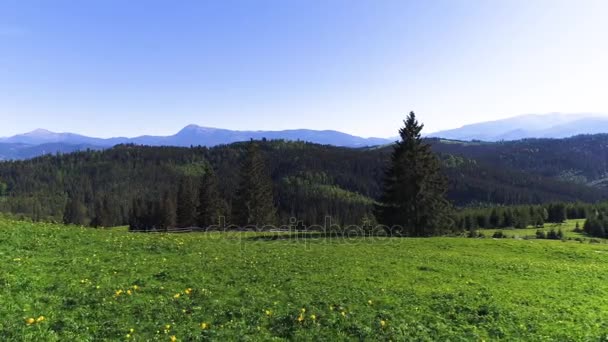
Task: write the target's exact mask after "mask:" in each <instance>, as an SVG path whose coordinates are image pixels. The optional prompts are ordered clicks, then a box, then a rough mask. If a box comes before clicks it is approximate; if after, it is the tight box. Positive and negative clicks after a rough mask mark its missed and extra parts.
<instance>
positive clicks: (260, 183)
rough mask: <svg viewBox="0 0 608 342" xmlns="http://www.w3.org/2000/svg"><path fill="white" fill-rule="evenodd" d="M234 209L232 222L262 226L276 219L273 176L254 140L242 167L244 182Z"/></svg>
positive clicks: (242, 225) (242, 181)
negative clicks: (271, 176)
mask: <svg viewBox="0 0 608 342" xmlns="http://www.w3.org/2000/svg"><path fill="white" fill-rule="evenodd" d="M232 210H233V214H232V218H233V223H234V224H236V225H239V226H241V227H244V226H255V227H256V228H262V227H263V226H265V225H273V224H275V223H276V219H277V212H276V208H275V205H274V198H273V189H272V179H271V178H270V172H269V170H268V167H267V166H266V162H265V160H264V158H263V156H262V154H261V153H260V151H259V147H258V145H257V144H256V143H254V142H253V141H252V142H251V143H250V144H249V146H248V149H247V156H246V157H245V162H244V163H243V165H242V168H241V182H240V185H239V189H238V190H237V193H236V199H235V202H234V206H233V208H232Z"/></svg>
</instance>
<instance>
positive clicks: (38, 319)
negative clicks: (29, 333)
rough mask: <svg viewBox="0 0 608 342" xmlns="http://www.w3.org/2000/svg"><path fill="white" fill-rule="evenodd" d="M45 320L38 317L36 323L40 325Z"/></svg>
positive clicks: (42, 317)
mask: <svg viewBox="0 0 608 342" xmlns="http://www.w3.org/2000/svg"><path fill="white" fill-rule="evenodd" d="M44 320H45V317H44V316H38V318H36V323H40V322H42V321H44Z"/></svg>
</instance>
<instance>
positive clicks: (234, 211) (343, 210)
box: [0, 113, 608, 235]
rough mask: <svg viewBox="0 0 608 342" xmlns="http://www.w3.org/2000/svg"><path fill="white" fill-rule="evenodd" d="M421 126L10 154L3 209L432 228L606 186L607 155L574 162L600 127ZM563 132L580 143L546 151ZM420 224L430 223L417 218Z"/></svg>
mask: <svg viewBox="0 0 608 342" xmlns="http://www.w3.org/2000/svg"><path fill="white" fill-rule="evenodd" d="M422 127H423V126H422V125H421V124H419V123H418V122H417V121H416V119H415V116H414V115H413V113H412V114H410V116H409V117H408V119H407V120H406V121H405V126H404V127H403V128H402V129H401V131H400V134H401V139H400V141H399V142H397V144H396V145H394V146H393V145H390V146H379V147H370V148H357V149H355V148H340V147H334V146H328V145H317V144H311V143H306V142H288V141H281V140H278V141H277V140H275V141H270V140H265V139H264V140H261V141H251V142H242V143H235V144H231V145H223V146H218V147H214V148H206V147H190V148H180V147H146V146H135V145H119V146H116V147H114V148H111V149H108V150H103V151H82V152H76V153H70V154H57V155H47V156H43V157H38V158H35V159H31V160H25V161H10V162H3V163H0V198H1V200H0V209H1V210H2V211H4V212H8V213H12V214H14V215H17V216H23V217H27V218H31V219H33V220H44V221H58V222H65V223H73V224H79V225H89V226H94V227H109V226H117V225H127V224H128V225H130V226H131V227H132V228H133V229H135V230H147V229H151V228H152V227H153V228H154V229H160V230H162V229H167V228H170V227H191V226H197V227H208V226H211V225H214V224H220V223H221V224H226V225H233V226H239V227H243V226H247V225H254V226H262V225H270V224H281V225H284V224H288V223H293V222H294V220H295V221H296V222H301V223H302V224H306V225H313V224H316V225H320V224H325V223H327V220H328V217H330V218H331V220H330V221H331V224H334V225H353V224H356V225H361V224H369V223H382V224H386V225H389V226H391V225H395V224H398V223H400V225H404V226H405V228H404V229H405V230H406V231H407V234H408V235H428V234H435V233H438V232H439V231H440V230H442V229H443V230H445V229H451V228H455V229H471V228H472V227H500V226H510V225H519V226H523V225H524V223H525V224H536V223H540V222H544V221H546V220H548V219H549V218H548V216H547V215H546V214H545V213H544V211H547V210H548V209H549V204H550V203H554V202H563V203H574V202H584V203H596V202H599V201H602V200H604V199H606V198H607V197H608V196H607V194H608V191H606V189H605V188H603V187H602V181H603V178H602V177H603V175H604V174H603V173H602V172H601V170H600V169H599V168H598V167H600V166H601V165H603V164H601V163H581V164H576V163H577V162H578V160H579V158H580V154H579V153H575V151H576V150H577V149H584V148H586V146H587V142H588V141H589V140H592V141H596V140H597V139H601V138H602V137H595V136H581V137H575V138H570V139H564V140H557V141H552V140H542V139H533V140H528V141H520V142H510V143H495V144H490V143H475V142H473V143H461V142H455V141H442V140H438V139H424V138H422V136H421V133H422V131H421V130H422ZM604 139H606V138H604ZM554 144H557V145H558V146H560V147H562V150H564V149H565V150H570V151H572V153H571V154H570V155H563V154H560V155H559V158H558V157H557V155H556V154H554V153H548V152H546V151H551V149H550V148H549V147H550V146H552V145H554ZM576 165H580V167H578V168H575V166H576ZM592 165H595V166H592ZM598 165H599V166H598ZM600 168H601V167H600ZM404 177H405V178H404ZM420 187H423V188H424V190H421V188H420ZM444 193H445V195H446V196H447V197H445V198H444ZM403 196H405V197H403ZM408 196H410V197H408ZM446 198H447V199H448V200H449V202H448V201H446V200H445V199H446ZM395 203H400V204H395ZM407 203H411V204H412V205H413V206H412V205H408V204H407ZM450 203H451V204H450ZM387 204H388V205H387ZM395 205H402V206H403V208H398V207H395ZM452 205H453V206H454V207H455V209H456V210H455V211H452V210H451V209H449V208H450V207H451V206H452ZM572 205H573V204H568V206H569V207H571V206H572ZM505 206H516V207H509V208H506V207H505ZM406 208H413V209H411V210H413V211H412V212H409V211H408V210H410V209H407V210H406ZM419 208H423V209H424V210H421V209H419ZM484 208H493V209H484ZM585 210H587V211H589V210H590V209H589V208H587V209H585ZM585 210H583V209H580V210H578V211H577V213H576V215H574V214H572V213H571V215H570V216H568V217H571V218H573V217H581V216H584V214H583V212H585ZM392 211H394V213H391V212H392ZM496 212H500V214H497V213H496ZM406 213H407V214H406ZM480 213H485V214H480ZM395 215H397V216H398V215H402V216H403V215H405V216H404V217H401V218H399V217H395ZM497 215H498V216H501V217H500V218H496V216H497ZM482 216H483V217H482ZM413 217H415V219H413ZM219 218H222V220H223V222H219ZM410 218H412V219H413V220H415V221H412V222H410V221H408V220H410ZM408 226H409V227H410V228H407V227H408ZM423 226H426V227H427V228H428V229H430V230H424V229H423V228H420V229H423V230H422V231H415V230H414V228H413V227H423ZM439 227H441V229H440V228H439Z"/></svg>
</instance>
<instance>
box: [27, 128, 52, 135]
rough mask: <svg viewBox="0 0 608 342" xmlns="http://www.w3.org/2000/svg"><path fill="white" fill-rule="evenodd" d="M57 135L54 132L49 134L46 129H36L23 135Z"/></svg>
mask: <svg viewBox="0 0 608 342" xmlns="http://www.w3.org/2000/svg"><path fill="white" fill-rule="evenodd" d="M54 134H57V133H55V132H51V131H49V130H48V129H44V128H36V129H35V130H33V131H31V132H28V133H25V134H23V135H54Z"/></svg>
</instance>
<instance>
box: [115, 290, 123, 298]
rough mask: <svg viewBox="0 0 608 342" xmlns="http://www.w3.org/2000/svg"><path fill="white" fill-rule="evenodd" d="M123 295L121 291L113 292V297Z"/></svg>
mask: <svg viewBox="0 0 608 342" xmlns="http://www.w3.org/2000/svg"><path fill="white" fill-rule="evenodd" d="M122 293H123V291H122V290H116V292H114V296H116V297H118V296H120V295H121V294H122Z"/></svg>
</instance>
